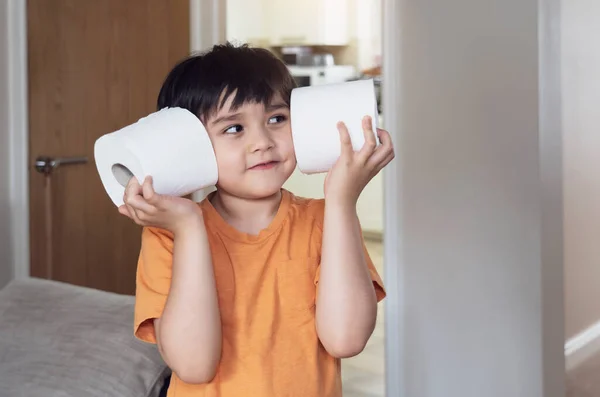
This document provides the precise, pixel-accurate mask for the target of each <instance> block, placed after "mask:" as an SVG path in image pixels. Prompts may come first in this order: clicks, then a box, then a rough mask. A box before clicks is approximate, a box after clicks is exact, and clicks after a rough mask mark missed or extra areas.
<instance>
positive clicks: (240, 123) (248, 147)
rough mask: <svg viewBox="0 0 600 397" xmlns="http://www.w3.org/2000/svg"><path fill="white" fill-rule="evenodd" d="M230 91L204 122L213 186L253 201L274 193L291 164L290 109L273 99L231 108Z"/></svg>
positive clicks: (292, 158)
mask: <svg viewBox="0 0 600 397" xmlns="http://www.w3.org/2000/svg"><path fill="white" fill-rule="evenodd" d="M234 96H235V93H234V94H233V95H230V97H229V98H228V99H227V101H226V102H225V105H224V106H223V107H222V108H221V109H220V110H219V111H218V112H217V113H216V114H215V115H213V116H211V117H210V118H208V120H207V121H206V122H205V123H204V125H205V127H206V129H207V131H208V134H209V136H210V139H211V141H212V144H213V147H214V150H215V155H216V157H217V166H218V169H219V182H218V184H217V186H218V188H219V189H223V190H225V191H226V192H227V193H229V194H232V195H234V196H238V197H243V198H248V199H257V198H264V197H268V196H271V195H273V194H275V193H277V192H278V191H279V189H281V187H282V186H283V184H284V183H285V181H286V180H287V179H288V178H289V177H290V175H291V174H292V172H293V171H294V168H295V167H296V157H295V155H294V147H293V142H292V130H291V126H290V111H289V108H288V106H287V105H286V104H285V102H284V101H283V100H281V98H279V97H275V98H274V99H273V101H272V102H271V103H270V104H269V105H268V106H265V105H263V104H261V103H245V104H243V105H241V106H240V107H239V108H237V109H235V110H231V103H232V102H233V98H234Z"/></svg>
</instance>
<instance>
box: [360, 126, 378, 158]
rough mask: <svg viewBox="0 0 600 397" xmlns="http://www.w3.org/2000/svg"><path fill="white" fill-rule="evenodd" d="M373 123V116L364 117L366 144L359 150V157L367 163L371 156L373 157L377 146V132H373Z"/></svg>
mask: <svg viewBox="0 0 600 397" xmlns="http://www.w3.org/2000/svg"><path fill="white" fill-rule="evenodd" d="M371 123H372V119H371V117H369V116H365V117H363V121H362V127H363V133H364V136H365V144H364V145H363V147H362V149H361V150H360V152H359V158H360V159H361V160H362V161H363V162H365V163H366V162H367V160H368V159H369V157H371V155H372V154H373V152H374V151H375V148H377V140H376V139H375V133H374V132H373V127H372V124H371Z"/></svg>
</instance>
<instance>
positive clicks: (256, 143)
mask: <svg viewBox="0 0 600 397" xmlns="http://www.w3.org/2000/svg"><path fill="white" fill-rule="evenodd" d="M274 145H275V143H274V142H273V139H272V138H271V134H270V133H269V131H268V130H267V129H266V128H257V129H256V130H255V133H254V134H252V142H251V144H250V145H248V151H249V152H251V153H252V152H258V151H261V150H268V149H271V148H272V147H273V146H274Z"/></svg>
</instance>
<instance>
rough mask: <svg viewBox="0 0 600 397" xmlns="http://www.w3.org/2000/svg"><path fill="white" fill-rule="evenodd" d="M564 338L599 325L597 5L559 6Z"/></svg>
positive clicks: (574, 1)
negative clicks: (563, 203) (561, 85)
mask: <svg viewBox="0 0 600 397" xmlns="http://www.w3.org/2000/svg"><path fill="white" fill-rule="evenodd" d="M562 36H563V43H562V46H563V58H562V62H563V101H564V107H563V126H564V127H563V128H564V184H565V193H564V197H565V299H566V301H565V305H566V335H567V337H573V336H575V335H576V334H578V333H580V332H582V331H583V330H585V329H586V328H587V327H589V326H591V325H592V324H594V323H596V322H598V321H600V47H599V45H598V43H600V2H598V1H597V0H568V1H565V2H563V35H562Z"/></svg>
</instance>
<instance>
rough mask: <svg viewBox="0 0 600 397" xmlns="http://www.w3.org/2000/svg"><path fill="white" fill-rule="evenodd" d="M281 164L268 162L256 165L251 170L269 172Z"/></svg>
mask: <svg viewBox="0 0 600 397" xmlns="http://www.w3.org/2000/svg"><path fill="white" fill-rule="evenodd" d="M277 164H279V161H267V162H265V163H260V164H256V165H255V166H253V167H250V169H251V170H268V169H271V168H273V167H275V166H276V165H277Z"/></svg>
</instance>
